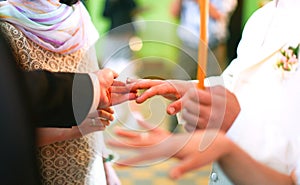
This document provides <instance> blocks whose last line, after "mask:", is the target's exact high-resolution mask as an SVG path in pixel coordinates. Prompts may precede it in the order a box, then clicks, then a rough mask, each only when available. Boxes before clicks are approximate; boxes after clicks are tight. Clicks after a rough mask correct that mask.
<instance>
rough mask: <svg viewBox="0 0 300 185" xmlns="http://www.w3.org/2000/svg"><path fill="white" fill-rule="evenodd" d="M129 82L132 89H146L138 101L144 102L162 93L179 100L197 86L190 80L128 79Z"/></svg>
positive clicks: (166, 96)
mask: <svg viewBox="0 0 300 185" xmlns="http://www.w3.org/2000/svg"><path fill="white" fill-rule="evenodd" d="M127 84H128V88H129V89H130V90H131V91H137V90H145V91H144V92H143V93H142V94H141V95H140V96H139V97H137V99H136V102H137V103H143V102H145V101H146V100H147V99H149V98H151V97H153V96H156V95H161V96H163V97H165V98H167V99H169V100H177V99H179V98H181V97H182V96H183V95H184V94H185V92H186V91H187V90H188V89H190V88H196V85H197V84H196V83H195V82H190V81H182V80H150V79H139V80H133V79H128V80H127Z"/></svg>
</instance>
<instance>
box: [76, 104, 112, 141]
mask: <svg viewBox="0 0 300 185" xmlns="http://www.w3.org/2000/svg"><path fill="white" fill-rule="evenodd" d="M113 113H114V111H113V109H112V108H110V107H108V108H105V109H98V110H97V111H96V112H93V113H91V114H89V115H88V117H87V118H86V119H85V120H84V121H83V122H82V123H81V124H80V125H79V126H78V130H79V131H80V133H81V135H86V134H89V133H92V132H96V131H103V130H105V128H106V127H107V126H109V124H110V121H113V120H114V117H113Z"/></svg>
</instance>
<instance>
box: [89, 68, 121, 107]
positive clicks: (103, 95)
mask: <svg viewBox="0 0 300 185" xmlns="http://www.w3.org/2000/svg"><path fill="white" fill-rule="evenodd" d="M94 73H95V74H96V75H97V77H98V80H99V85H100V95H99V96H100V101H99V106H98V108H106V107H109V106H110V104H111V93H110V88H111V86H112V84H113V83H114V79H115V78H117V77H118V74H117V73H116V72H114V71H113V70H111V69H108V68H105V69H102V70H98V71H96V72H94Z"/></svg>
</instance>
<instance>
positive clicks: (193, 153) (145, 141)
mask: <svg viewBox="0 0 300 185" xmlns="http://www.w3.org/2000/svg"><path fill="white" fill-rule="evenodd" d="M165 132H166V133H165ZM158 133H165V135H164V136H160V135H159V134H158ZM116 134H117V135H118V136H120V137H121V138H120V139H119V140H109V141H107V143H108V144H109V145H110V146H114V147H119V148H125V149H129V150H135V151H137V152H138V155H137V156H134V157H130V158H127V159H123V160H122V161H118V162H117V163H118V165H120V166H132V165H136V164H138V163H141V162H145V161H149V160H154V159H159V158H171V157H175V158H178V159H180V162H179V163H178V164H177V165H176V166H175V167H173V168H172V169H171V170H170V172H169V176H170V177H171V178H172V179H178V178H180V177H181V176H182V175H183V174H185V173H187V172H189V171H192V170H194V169H197V168H199V167H203V166H205V165H207V164H209V163H211V162H213V161H214V160H216V159H218V158H219V157H220V156H221V155H226V153H227V152H228V151H229V150H230V148H229V147H228V146H229V139H227V137H225V135H224V133H223V132H218V131H217V130H205V131H203V130H202V131H200V130H198V131H196V132H194V133H184V134H170V133H169V132H167V131H165V130H163V129H160V128H156V129H153V130H150V131H149V132H148V136H147V138H145V137H144V136H143V134H141V133H136V132H133V131H124V130H122V131H120V130H117V131H116ZM149 138H151V139H149ZM201 141H202V142H201ZM200 142H201V143H202V145H203V146H206V147H204V149H202V148H203V147H202V146H200ZM207 146H208V147H207Z"/></svg>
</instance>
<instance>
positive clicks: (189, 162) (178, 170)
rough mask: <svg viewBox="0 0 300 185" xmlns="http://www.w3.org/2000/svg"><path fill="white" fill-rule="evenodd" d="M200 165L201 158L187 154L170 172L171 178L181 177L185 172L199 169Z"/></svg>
mask: <svg viewBox="0 0 300 185" xmlns="http://www.w3.org/2000/svg"><path fill="white" fill-rule="evenodd" d="M198 167H199V158H198V157H197V156H193V155H188V156H186V157H185V158H184V159H183V160H182V161H181V162H180V163H179V164H178V165H177V166H175V167H174V168H172V169H171V170H170V172H169V176H170V178H171V179H179V178H180V177H182V175H184V174H185V173H187V172H189V171H192V170H194V169H197V168H198Z"/></svg>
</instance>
